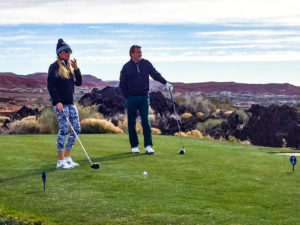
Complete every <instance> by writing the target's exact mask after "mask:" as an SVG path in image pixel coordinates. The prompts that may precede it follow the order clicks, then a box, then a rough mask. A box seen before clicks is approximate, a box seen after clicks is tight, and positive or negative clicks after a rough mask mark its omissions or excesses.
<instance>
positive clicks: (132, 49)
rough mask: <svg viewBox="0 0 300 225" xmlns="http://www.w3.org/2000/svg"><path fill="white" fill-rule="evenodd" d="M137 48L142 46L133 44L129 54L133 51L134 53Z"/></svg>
mask: <svg viewBox="0 0 300 225" xmlns="http://www.w3.org/2000/svg"><path fill="white" fill-rule="evenodd" d="M136 48H142V47H141V46H139V45H132V46H131V47H130V49H129V55H130V56H131V53H134V51H135V49H136Z"/></svg>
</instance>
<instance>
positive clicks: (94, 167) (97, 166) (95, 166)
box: [63, 111, 100, 169]
mask: <svg viewBox="0 0 300 225" xmlns="http://www.w3.org/2000/svg"><path fill="white" fill-rule="evenodd" d="M63 113H64V115H65V117H66V119H67V121H68V123H69V124H70V127H71V129H72V131H73V132H74V134H75V136H76V138H77V139H78V141H79V143H80V145H81V147H82V149H83V151H84V153H85V154H86V157H87V158H88V160H89V161H90V164H91V167H92V168H93V169H99V167H100V163H92V160H91V159H90V157H89V155H88V154H87V152H86V151H85V149H84V147H83V145H82V143H81V141H80V139H79V137H78V135H77V134H76V132H75V130H74V128H73V126H72V124H71V123H70V120H69V119H68V117H67V115H66V113H65V111H63Z"/></svg>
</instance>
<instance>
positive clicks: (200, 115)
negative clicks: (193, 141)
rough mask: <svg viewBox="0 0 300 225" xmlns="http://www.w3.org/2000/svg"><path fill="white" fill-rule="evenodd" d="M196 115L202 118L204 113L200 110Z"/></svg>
mask: <svg viewBox="0 0 300 225" xmlns="http://www.w3.org/2000/svg"><path fill="white" fill-rule="evenodd" d="M196 116H197V117H198V118H203V117H204V113H202V112H197V114H196Z"/></svg>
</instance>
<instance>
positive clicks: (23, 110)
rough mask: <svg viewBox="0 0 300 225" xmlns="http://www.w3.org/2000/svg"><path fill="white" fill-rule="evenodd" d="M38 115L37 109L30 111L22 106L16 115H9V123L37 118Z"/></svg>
mask: <svg viewBox="0 0 300 225" xmlns="http://www.w3.org/2000/svg"><path fill="white" fill-rule="evenodd" d="M39 114H40V112H39V110H38V109H30V108H27V107H26V106H23V107H22V108H21V109H20V110H19V111H17V112H16V113H13V114H10V115H9V117H10V119H11V121H14V120H21V119H23V118H25V117H27V116H38V115H39Z"/></svg>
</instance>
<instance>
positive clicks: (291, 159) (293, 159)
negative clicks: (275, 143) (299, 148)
mask: <svg viewBox="0 0 300 225" xmlns="http://www.w3.org/2000/svg"><path fill="white" fill-rule="evenodd" d="M290 162H291V163H292V165H293V172H294V169H295V165H296V163H297V158H296V156H291V157H290Z"/></svg>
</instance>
